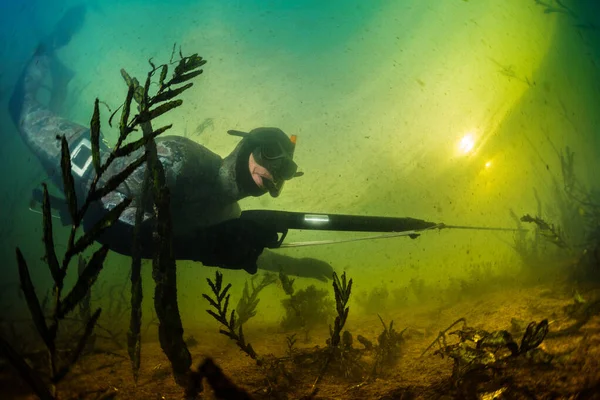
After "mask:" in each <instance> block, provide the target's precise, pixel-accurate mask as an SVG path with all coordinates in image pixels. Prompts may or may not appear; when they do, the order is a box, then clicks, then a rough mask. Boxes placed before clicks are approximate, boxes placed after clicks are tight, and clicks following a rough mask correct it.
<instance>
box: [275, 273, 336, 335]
mask: <svg viewBox="0 0 600 400" xmlns="http://www.w3.org/2000/svg"><path fill="white" fill-rule="evenodd" d="M279 280H280V281H281V287H282V288H283V291H284V292H285V293H286V294H287V295H288V296H289V297H288V298H287V299H283V300H281V304H282V305H283V308H284V310H285V316H284V317H283V319H282V320H281V327H282V328H283V329H284V330H286V331H287V330H302V331H303V332H304V341H308V339H309V333H310V330H311V329H313V328H314V327H315V326H317V325H320V324H324V323H325V322H326V321H327V319H328V318H329V317H330V316H331V314H332V313H333V302H332V301H331V300H330V299H329V294H328V292H327V291H326V290H321V289H317V287H316V286H315V285H310V286H308V287H306V288H305V289H301V290H299V291H297V292H296V290H295V288H294V281H295V279H291V278H290V277H289V276H288V275H286V274H284V273H283V272H282V271H280V272H279Z"/></svg>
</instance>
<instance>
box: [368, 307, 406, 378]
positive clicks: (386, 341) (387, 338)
mask: <svg viewBox="0 0 600 400" xmlns="http://www.w3.org/2000/svg"><path fill="white" fill-rule="evenodd" d="M377 316H378V317H379V320H380V321H381V324H382V325H383V331H382V332H381V333H380V334H379V336H378V337H377V343H378V346H377V349H376V353H375V363H374V364H373V371H372V373H371V378H373V377H375V376H377V375H380V374H381V373H382V370H383V368H388V367H392V366H394V365H395V364H396V362H397V361H398V358H399V357H400V350H401V349H400V345H401V344H402V343H403V342H404V338H403V334H404V332H405V331H406V329H407V328H404V329H403V330H402V331H401V332H397V331H396V330H395V329H394V321H390V325H389V326H387V325H386V324H385V322H384V321H383V318H381V316H380V315H379V314H377Z"/></svg>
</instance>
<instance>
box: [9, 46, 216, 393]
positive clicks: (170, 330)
mask: <svg viewBox="0 0 600 400" xmlns="http://www.w3.org/2000/svg"><path fill="white" fill-rule="evenodd" d="M180 56H181V52H180ZM204 63H205V61H204V60H202V58H201V57H198V56H197V55H196V54H194V55H192V56H190V57H183V56H181V60H180V61H179V63H178V65H177V67H176V68H175V73H174V74H173V77H172V78H171V79H170V80H169V81H167V82H165V79H166V75H167V72H168V66H167V65H166V64H165V65H161V66H160V67H158V68H157V67H155V66H154V64H152V62H151V61H150V64H151V66H152V70H151V71H150V72H149V73H148V76H147V79H146V84H145V86H144V87H141V86H140V85H139V83H138V82H137V80H136V79H135V78H133V79H132V78H130V77H129V75H128V74H127V73H126V72H125V71H124V70H122V71H121V74H122V76H123V77H124V78H125V80H126V82H127V84H128V92H127V97H126V100H125V103H124V105H123V107H122V111H121V120H120V126H119V128H120V135H119V138H118V141H117V144H116V145H115V147H114V148H113V149H112V150H111V151H110V152H109V153H108V156H107V157H106V158H105V159H104V160H103V159H102V158H101V156H100V111H99V100H98V99H96V101H95V104H94V112H93V116H92V120H91V124H90V139H91V140H90V142H91V152H92V165H93V168H94V172H95V176H94V179H93V180H92V183H91V185H90V187H89V189H88V191H87V194H86V195H85V198H84V200H83V203H82V204H81V206H80V204H78V200H79V199H78V197H77V195H76V190H75V183H74V179H73V176H72V173H71V154H70V150H69V145H68V142H67V139H66V138H65V137H64V136H62V137H57V140H58V141H59V142H60V148H61V170H62V181H63V188H64V194H65V198H66V202H67V206H68V214H69V217H70V221H71V232H70V235H69V237H68V240H67V248H66V251H65V253H64V255H63V257H62V260H59V258H58V257H57V254H56V249H55V245H54V238H53V230H52V214H51V206H50V195H49V193H48V188H47V186H46V185H45V184H43V185H42V189H43V202H42V215H43V243H44V248H45V255H44V261H45V262H46V264H47V265H48V268H49V270H50V274H51V276H52V279H53V281H54V288H53V306H52V315H51V316H50V317H49V318H47V317H46V316H45V315H44V308H43V307H42V304H41V303H40V301H39V300H38V297H37V294H36V292H35V288H34V286H33V283H32V281H31V277H30V274H29V267H28V265H27V262H26V260H25V257H24V256H23V254H22V253H21V250H20V249H19V248H17V249H16V256H17V264H18V268H19V278H20V282H21V288H22V290H23V293H24V295H25V298H26V300H27V305H28V307H29V310H30V312H31V315H32V319H33V322H34V325H35V327H36V329H37V331H38V333H39V335H40V337H41V338H42V340H43V342H44V345H45V347H46V349H47V351H48V358H49V368H50V371H49V373H48V375H49V376H50V383H49V385H47V384H46V383H45V382H44V381H43V380H42V379H41V378H40V373H41V371H36V370H34V369H33V368H32V367H30V366H29V365H28V364H27V363H26V362H25V361H24V359H23V358H22V356H20V355H19V354H18V353H17V352H16V351H14V349H13V348H12V347H11V346H10V344H9V343H8V342H6V341H5V340H3V339H2V340H0V345H1V346H0V348H1V350H2V351H3V353H4V354H5V356H6V357H7V358H8V359H9V360H10V361H11V363H12V364H13V365H14V366H15V368H16V369H17V371H18V372H19V373H20V375H21V376H22V377H23V378H24V379H25V381H26V382H27V383H29V384H30V386H31V387H32V389H33V390H34V391H35V392H36V394H37V395H38V396H39V397H40V398H41V399H44V400H45V399H54V398H55V397H56V385H57V384H58V383H59V382H60V381H61V380H62V379H63V378H64V377H65V376H66V375H67V374H68V372H69V371H70V369H71V368H72V366H73V365H74V364H75V363H76V362H77V360H78V359H79V357H80V355H81V354H82V352H83V350H84V348H85V347H86V345H87V344H88V343H89V339H90V337H91V336H92V332H93V330H94V328H95V326H96V323H97V321H98V318H99V316H100V313H101V309H100V308H98V309H97V310H95V311H94V313H93V314H91V315H90V313H89V293H90V288H91V287H92V286H93V284H94V283H95V281H96V279H97V277H98V274H99V272H100V270H101V269H102V267H103V264H104V260H105V258H106V255H107V253H108V250H109V248H108V246H107V245H103V246H101V247H100V248H99V249H98V250H96V251H95V252H94V253H93V255H92V256H91V258H90V259H89V261H88V262H87V263H86V265H85V266H83V265H81V264H80V266H79V277H78V279H77V281H76V283H75V285H74V286H73V288H72V289H71V291H70V292H69V293H68V294H67V295H66V296H63V293H62V292H63V289H64V280H65V277H66V275H67V271H68V267H69V265H70V263H71V261H72V260H73V259H74V258H76V257H79V256H81V255H82V254H83V253H84V252H85V251H86V250H87V249H88V247H89V246H90V245H92V244H93V243H94V242H96V241H97V239H98V238H99V237H100V235H102V233H103V232H104V231H105V230H106V229H107V228H109V227H110V226H112V225H113V224H114V223H115V222H116V221H117V220H118V219H119V217H120V215H121V213H122V212H123V211H124V210H125V208H126V207H128V206H129V205H130V204H131V201H132V199H125V200H123V201H122V202H121V203H119V204H117V205H116V206H115V207H114V208H113V209H112V210H111V211H109V212H108V213H107V214H106V215H105V216H103V217H102V218H101V219H100V220H99V221H97V222H96V223H95V224H94V225H93V226H92V227H91V228H90V229H88V230H87V231H85V232H83V233H81V234H80V229H79V228H80V227H81V226H82V223H83V219H84V216H85V215H86V212H87V211H88V210H89V209H90V208H91V207H92V204H93V203H95V202H96V201H97V200H99V199H101V198H102V197H104V196H105V195H107V194H108V193H110V192H112V191H113V190H115V189H116V188H117V187H118V186H119V185H121V184H122V183H123V182H124V181H125V180H126V179H127V178H128V177H129V175H131V173H132V172H133V171H134V170H136V169H137V168H138V167H140V166H141V165H143V164H144V163H147V165H148V168H147V172H146V176H147V179H146V182H145V183H146V185H145V186H146V187H148V185H149V183H150V182H152V183H153V186H152V189H153V201H154V203H155V205H156V210H157V215H156V217H157V232H156V233H157V234H156V235H155V237H156V238H157V244H158V246H157V256H156V257H155V260H154V261H155V262H154V273H153V275H154V276H155V277H156V279H157V285H156V288H157V289H156V292H155V305H156V309H157V314H158V317H159V319H160V322H161V326H160V327H159V337H160V339H161V345H162V347H163V350H164V351H165V353H166V354H167V356H168V357H169V359H170V360H171V363H172V365H173V370H174V372H175V375H176V379H177V378H180V383H184V382H183V377H186V376H187V373H188V371H189V366H190V365H191V358H190V356H189V352H188V351H187V348H186V347H185V343H184V342H183V338H181V340H178V336H182V335H181V334H180V332H182V331H183V329H181V321H180V318H179V312H178V308H177V299H176V286H175V268H174V265H175V264H174V260H173V258H172V255H171V254H172V252H170V246H171V237H170V221H171V220H170V215H169V197H168V189H167V188H166V184H165V178H164V171H162V166H161V164H160V162H158V158H157V155H156V147H155V143H154V139H155V138H156V137H157V136H158V135H160V134H161V133H163V132H165V131H166V130H167V129H169V128H170V127H171V125H168V126H165V127H162V128H159V129H157V130H153V129H152V126H151V124H150V122H151V121H152V120H153V119H154V118H156V117H158V116H160V115H163V114H164V113H166V112H168V111H169V110H172V109H173V108H175V107H178V106H179V105H181V100H172V99H173V98H174V97H176V96H177V95H179V94H180V93H181V92H183V91H184V90H186V89H188V88H189V87H191V85H192V84H191V83H188V84H186V85H184V86H183V87H180V88H176V89H171V86H172V85H175V84H180V83H183V82H186V81H187V80H189V79H192V78H194V77H195V76H197V75H199V74H200V73H202V70H199V69H198V68H199V67H200V66H202V65H203V64H204ZM158 69H160V71H161V72H160V80H159V89H158V93H157V94H156V95H154V96H151V95H149V88H150V83H151V78H152V76H153V75H154V73H155V72H156V71H157V70H158ZM133 99H135V100H136V101H137V102H138V104H139V108H138V110H139V112H138V114H136V115H135V116H134V117H133V118H131V120H130V118H129V117H130V111H131V102H132V100H133ZM162 102H165V103H163V104H160V105H157V104H158V103H162ZM153 106H156V107H154V108H151V107H153ZM115 113H116V112H115ZM113 116H114V114H113ZM111 119H112V116H111ZM138 126H141V127H142V130H143V133H144V135H143V137H142V138H140V139H137V140H134V141H132V142H129V143H127V144H124V142H125V141H126V139H127V138H128V135H129V134H130V133H132V132H133V131H135V130H136V129H137V127H138ZM140 148H145V152H144V153H143V154H142V155H140V156H139V157H138V158H137V159H136V160H135V161H133V162H131V163H130V164H129V165H127V166H126V167H125V168H124V169H122V170H121V172H119V173H117V174H116V175H113V176H112V177H110V178H107V179H105V180H102V179H101V177H102V176H103V174H104V173H105V172H106V171H107V170H108V169H109V167H110V165H111V164H112V163H113V162H114V161H115V160H116V159H117V158H119V157H126V156H130V155H133V154H134V152H135V151H136V150H138V149H140ZM151 178H152V179H151ZM140 209H143V207H138V210H140ZM140 220H141V214H140V217H138V218H136V222H137V223H136V226H137V227H139V222H140ZM137 229H138V228H136V231H137ZM136 236H138V235H136ZM138 243H139V241H138ZM140 265H141V261H140V257H139V252H138V253H137V256H135V255H134V259H133V264H132V322H131V328H130V335H129V337H130V340H129V352H130V356H131V359H132V364H133V369H134V375H135V376H137V370H138V369H139V354H140V326H141V308H140V304H141V280H140V279H139V276H140V274H139V272H140ZM78 306H79V308H80V311H81V315H82V316H86V317H87V316H88V315H89V318H88V320H87V321H86V323H85V329H84V331H83V334H82V335H81V336H80V337H79V339H78V340H77V345H76V346H75V348H74V349H73V350H72V351H70V353H69V355H68V356H67V357H64V358H61V357H59V348H58V347H57V334H58V331H59V326H60V325H61V322H62V321H64V320H65V319H66V318H67V315H68V314H70V313H71V312H72V311H73V310H74V309H75V308H76V307H78ZM167 310H169V312H168V313H167V312H166V311H167ZM47 319H49V320H50V321H49V322H48V321H47ZM186 355H187V357H186ZM61 361H62V362H61Z"/></svg>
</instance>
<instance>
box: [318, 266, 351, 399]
mask: <svg viewBox="0 0 600 400" xmlns="http://www.w3.org/2000/svg"><path fill="white" fill-rule="evenodd" d="M351 292H352V279H350V280H346V272H344V273H343V274H342V279H341V280H340V278H339V277H338V275H337V274H336V273H335V272H334V273H333V293H334V295H335V306H336V307H335V308H336V311H337V316H336V317H335V320H334V323H333V328H332V327H331V325H330V326H329V339H328V340H327V355H326V358H325V361H324V362H323V366H322V367H321V369H320V371H319V375H318V376H317V378H316V379H315V381H314V383H313V385H312V388H311V391H310V394H309V396H311V397H312V396H314V395H315V394H316V393H317V391H318V387H317V385H318V384H319V382H320V381H321V379H322V378H323V375H324V374H325V372H326V371H327V368H328V367H329V364H330V363H331V361H332V360H333V359H334V358H335V357H336V355H337V356H341V357H338V358H341V359H343V358H344V357H343V354H340V349H339V346H340V342H341V339H342V337H341V333H342V329H344V325H345V324H346V320H347V319H348V313H349V312H350V307H348V301H349V300H350V293H351Z"/></svg>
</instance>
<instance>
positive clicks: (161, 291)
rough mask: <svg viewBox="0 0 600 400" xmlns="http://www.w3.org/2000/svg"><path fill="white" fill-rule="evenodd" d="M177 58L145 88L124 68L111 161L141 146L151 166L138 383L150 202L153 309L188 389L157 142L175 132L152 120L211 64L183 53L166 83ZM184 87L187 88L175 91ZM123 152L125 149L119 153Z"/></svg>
mask: <svg viewBox="0 0 600 400" xmlns="http://www.w3.org/2000/svg"><path fill="white" fill-rule="evenodd" d="M174 54H175V46H173V51H172V53H171V60H170V62H169V64H162V65H159V66H156V65H155V64H154V63H153V62H152V60H148V63H149V64H150V66H151V70H150V71H149V72H148V74H147V76H146V81H145V84H144V86H141V85H140V83H139V82H138V80H137V79H136V78H132V77H131V76H129V74H128V73H127V72H126V71H125V70H124V69H122V70H121V76H122V77H123V79H124V80H125V82H126V84H127V87H128V91H127V97H126V99H125V103H124V104H123V110H122V113H121V120H120V123H119V130H120V135H119V139H118V141H117V150H114V151H113V153H111V156H109V160H111V157H112V156H113V154H114V155H115V156H120V155H121V154H128V152H133V151H135V150H137V149H138V148H141V147H142V146H143V147H144V150H145V153H144V157H145V161H146V165H147V168H146V170H145V174H144V183H143V189H142V196H141V197H142V198H141V199H139V203H138V207H137V210H136V215H135V228H134V235H133V237H134V241H133V251H132V267H131V321H130V328H129V332H128V352H129V355H130V358H131V362H132V368H133V373H134V378H135V379H137V376H138V371H139V367H140V351H141V350H140V346H141V318H142V313H141V302H142V282H141V272H140V271H141V234H140V229H141V228H140V227H141V222H142V219H143V215H144V209H145V208H146V206H147V205H148V203H149V200H150V199H152V202H153V204H154V210H155V213H154V217H155V232H154V235H153V240H154V245H155V249H156V250H155V252H154V257H153V261H152V276H153V278H154V282H155V290H154V307H155V309H156V315H157V317H158V321H159V326H158V337H159V341H160V345H161V348H162V349H163V351H164V353H165V354H166V355H167V357H168V358H169V361H170V362H171V366H172V368H173V375H174V377H175V380H176V382H177V383H178V384H179V385H181V386H184V387H185V386H187V379H188V372H189V369H190V366H191V362H192V360H191V355H190V353H189V350H188V349H187V346H186V344H185V341H184V340H183V326H182V323H181V317H180V315H179V306H178V304H177V283H176V278H177V275H176V265H175V258H174V256H173V251H172V245H173V243H172V218H171V210H170V194H169V189H168V187H167V184H166V178H165V173H164V169H163V166H162V164H161V163H160V161H159V159H158V154H157V150H156V143H155V142H154V139H155V138H156V137H157V136H158V135H160V134H162V133H163V132H165V131H166V130H168V129H170V128H171V127H172V125H167V126H163V127H161V128H159V129H156V130H154V129H153V128H152V125H151V121H152V120H153V119H155V118H157V117H159V116H161V115H163V114H165V113H166V112H168V111H170V110H172V109H174V108H176V107H179V106H180V105H181V104H182V103H183V101H182V100H180V99H177V100H174V99H175V98H176V97H177V96H179V95H180V94H181V93H183V92H184V91H185V90H187V89H189V88H190V87H192V85H193V83H192V82H189V83H186V82H188V81H189V80H191V79H193V78H195V77H197V76H199V75H200V74H201V73H202V72H203V71H202V69H200V68H201V67H202V66H203V65H204V64H206V60H204V59H202V57H200V56H198V55H197V54H193V55H191V56H188V57H184V56H183V54H182V53H181V50H180V51H179V61H178V62H177V65H176V67H175V68H174V71H173V74H172V76H171V78H170V79H169V80H167V74H168V72H169V65H170V64H173V63H174V62H173V57H174ZM157 72H160V75H159V78H158V82H157V83H158V90H157V91H156V93H154V94H150V87H151V84H152V80H153V77H154V75H155V74H156V73H157ZM184 83H185V84H184ZM180 84H184V85H183V86H179V87H176V86H177V85H180ZM133 100H135V101H136V103H137V104H138V113H137V114H136V115H135V116H133V118H131V120H130V118H129V117H130V110H131V103H132V101H133ZM97 107H98V102H97V101H96V109H97ZM95 115H96V112H95ZM113 116H114V114H113ZM111 120H112V116H111ZM94 121H96V124H97V125H99V122H97V121H98V118H93V119H92V126H93V125H94ZM137 126H141V128H142V132H143V136H142V138H141V139H139V140H137V141H134V142H131V143H128V144H127V145H125V146H123V148H121V149H120V148H119V146H120V145H121V144H122V143H123V141H124V140H125V139H126V138H127V136H128V135H129V134H130V133H131V132H133V131H134V130H135V127H137ZM119 150H121V151H120V152H119ZM96 153H97V150H96ZM97 157H99V156H98V155H97V154H96V155H95V157H94V158H95V159H96V158H97Z"/></svg>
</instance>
